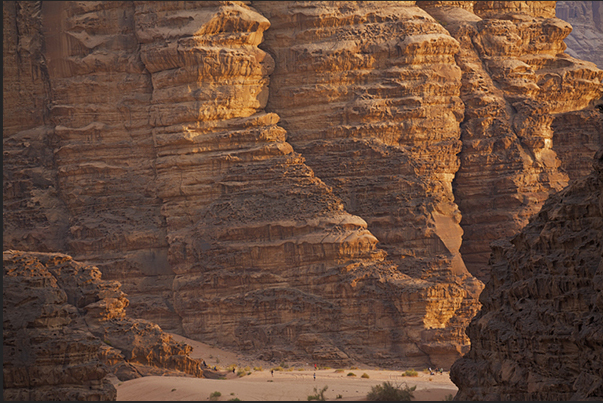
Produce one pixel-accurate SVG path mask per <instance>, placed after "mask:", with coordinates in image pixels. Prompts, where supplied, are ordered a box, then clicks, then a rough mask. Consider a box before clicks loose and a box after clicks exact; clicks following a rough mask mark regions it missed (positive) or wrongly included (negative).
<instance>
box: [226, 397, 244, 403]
mask: <svg viewBox="0 0 603 403" xmlns="http://www.w3.org/2000/svg"><path fill="white" fill-rule="evenodd" d="M228 401H229V402H240V401H241V399H239V398H238V397H235V398H234V399H228Z"/></svg>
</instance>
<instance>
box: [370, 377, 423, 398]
mask: <svg viewBox="0 0 603 403" xmlns="http://www.w3.org/2000/svg"><path fill="white" fill-rule="evenodd" d="M416 388H417V386H416V385H415V386H413V387H408V385H407V384H404V387H402V386H401V385H392V384H391V383H390V382H389V381H386V382H383V384H382V385H375V386H373V387H372V388H371V391H370V392H369V393H368V395H366V400H369V401H380V402H400V401H405V402H409V401H411V400H412V399H413V398H414V397H415V396H414V393H413V392H414V391H415V389H416Z"/></svg>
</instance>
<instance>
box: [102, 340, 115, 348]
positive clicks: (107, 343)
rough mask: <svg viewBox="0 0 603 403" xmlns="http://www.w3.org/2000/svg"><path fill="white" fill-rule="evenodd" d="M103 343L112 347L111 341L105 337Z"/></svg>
mask: <svg viewBox="0 0 603 403" xmlns="http://www.w3.org/2000/svg"><path fill="white" fill-rule="evenodd" d="M103 343H105V344H106V345H108V346H111V347H113V344H111V342H110V341H109V340H107V339H105V340H103Z"/></svg>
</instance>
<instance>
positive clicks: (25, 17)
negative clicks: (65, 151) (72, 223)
mask: <svg viewBox="0 0 603 403" xmlns="http://www.w3.org/2000/svg"><path fill="white" fill-rule="evenodd" d="M40 4H41V3H40V2H29V1H28V2H13V1H10V2H3V3H2V11H3V24H2V30H3V38H2V39H3V41H2V44H3V45H2V51H3V52H2V53H3V59H2V60H3V66H2V69H3V75H2V87H3V93H2V96H3V97H2V100H3V102H2V108H3V110H2V112H3V113H2V135H3V141H2V153H3V155H2V161H3V164H2V165H3V169H2V179H3V182H2V184H3V186H2V190H3V192H2V206H3V208H2V218H3V219H2V229H3V243H4V245H5V247H6V246H9V247H12V248H18V249H32V250H39V251H45V252H50V251H58V250H65V248H66V244H65V239H66V238H67V234H68V230H69V224H68V221H69V212H68V211H67V209H66V207H65V204H64V201H63V200H61V198H60V197H59V195H58V193H57V192H58V181H57V175H56V164H55V162H54V158H53V157H54V156H53V152H52V150H53V148H54V147H55V143H56V139H55V138H54V137H53V132H54V127H53V126H52V123H51V122H50V121H49V113H48V104H49V102H50V99H51V94H50V85H49V82H48V69H47V66H46V60H45V57H44V54H43V46H44V41H45V39H44V33H43V32H42V22H41V9H40V8H41V6H40Z"/></svg>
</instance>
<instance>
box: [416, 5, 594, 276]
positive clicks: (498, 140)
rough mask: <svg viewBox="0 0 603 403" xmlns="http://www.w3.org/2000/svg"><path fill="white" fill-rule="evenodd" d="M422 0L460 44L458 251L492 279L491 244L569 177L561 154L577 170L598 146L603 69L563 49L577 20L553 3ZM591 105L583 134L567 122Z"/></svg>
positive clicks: (456, 182) (577, 173) (456, 180)
mask: <svg viewBox="0 0 603 403" xmlns="http://www.w3.org/2000/svg"><path fill="white" fill-rule="evenodd" d="M516 3H517V4H516ZM418 5H419V6H421V7H423V8H424V9H425V10H426V11H427V12H429V13H430V14H431V15H432V16H433V17H435V18H436V20H438V21H440V22H441V23H442V25H444V26H445V27H446V29H447V30H448V31H449V32H450V34H451V35H452V36H454V38H456V39H457V40H458V41H459V43H460V50H459V52H458V53H457V54H456V61H457V64H458V65H459V66H460V68H461V70H462V72H463V73H462V87H461V99H462V100H463V103H464V104H465V119H464V121H463V122H462V123H461V125H460V126H461V140H462V142H463V149H462V151H461V153H460V154H459V157H460V168H459V171H458V172H457V173H456V176H455V178H454V184H453V186H454V193H455V198H456V201H457V203H458V205H459V208H460V210H461V213H462V215H463V219H462V221H461V226H462V228H463V231H464V235H463V243H462V245H461V248H460V250H461V254H462V256H463V259H464V261H465V263H466V265H467V267H468V269H469V271H470V272H471V273H473V274H474V275H475V276H477V277H478V278H480V279H481V280H483V281H487V279H488V276H489V273H488V271H489V270H488V269H487V267H486V263H487V260H488V257H489V255H490V246H489V244H490V243H491V242H492V241H494V240H496V239H500V238H503V237H508V236H512V235H514V234H516V233H517V232H518V231H519V230H520V229H521V228H522V227H523V226H525V224H526V223H527V221H528V219H529V217H530V216H532V215H533V214H534V213H536V212H537V211H538V210H539V209H540V207H541V206H542V203H543V201H544V200H545V199H546V198H547V196H548V195H549V194H550V193H551V192H554V191H557V190H560V189H562V188H563V187H564V186H566V185H567V182H568V179H569V178H568V176H567V174H566V173H565V172H564V171H563V170H560V169H558V168H559V166H560V165H561V164H562V163H561V161H560V159H562V160H563V161H564V163H563V165H564V167H566V168H569V169H568V172H571V174H572V177H579V176H580V175H581V174H585V173H586V172H584V161H583V159H584V158H587V159H590V158H592V155H594V152H595V151H596V148H595V149H593V148H592V145H593V144H597V146H596V147H598V145H599V144H600V133H599V127H600V124H601V119H600V118H601V115H600V114H598V113H596V111H595V110H594V103H595V102H596V101H597V100H598V99H599V98H600V97H601V94H602V87H601V79H602V78H603V75H602V73H603V72H601V70H599V69H597V68H596V66H594V65H593V64H591V63H588V62H583V61H581V60H577V59H574V58H572V57H570V56H568V55H566V54H564V53H562V52H563V50H564V49H565V45H564V43H563V39H564V38H565V37H566V36H567V35H568V34H569V32H570V30H571V27H570V26H569V25H568V24H567V23H564V22H563V21H561V20H559V19H557V18H554V2H525V3H524V2H476V3H475V4H474V6H473V12H471V10H470V9H468V8H467V7H466V6H465V7H455V6H450V5H449V4H448V2H423V1H421V2H418ZM589 108H590V109H589ZM586 109H588V110H589V111H590V112H586V111H585V112H578V115H576V112H575V111H583V110H586ZM587 113H590V114H589V115H588V116H589V118H588V119H586V120H585V121H581V122H580V125H581V126H582V125H584V126H585V130H584V131H583V132H582V133H581V135H582V136H583V138H580V140H578V136H579V134H576V132H575V130H574V131H573V132H570V131H571V130H572V129H571V127H572V126H571V125H572V124H575V123H576V121H577V120H578V119H580V117H583V116H584V115H585V114H587ZM572 116H575V117H572ZM553 121H555V123H553ZM555 140H559V147H557V145H556V144H555V143H554V141H555ZM580 142H582V145H577V146H576V145H575V144H576V143H580ZM570 144H571V145H570ZM574 168H575V169H574Z"/></svg>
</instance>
